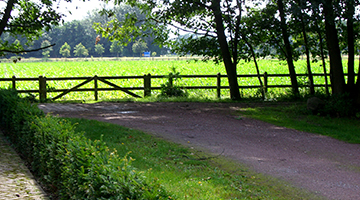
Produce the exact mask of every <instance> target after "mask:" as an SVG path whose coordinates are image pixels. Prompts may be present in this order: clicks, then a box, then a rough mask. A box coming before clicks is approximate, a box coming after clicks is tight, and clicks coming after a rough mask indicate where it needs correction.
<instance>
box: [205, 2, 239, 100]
mask: <svg viewBox="0 0 360 200" xmlns="http://www.w3.org/2000/svg"><path fill="white" fill-rule="evenodd" d="M220 2H221V1H220V0H213V1H212V9H213V12H214V17H215V24H216V33H217V39H218V42H219V45H220V50H221V53H222V56H223V61H224V65H225V69H226V74H227V76H228V82H229V86H230V98H231V99H232V100H239V99H241V97H240V91H239V85H238V81H237V73H236V65H235V64H234V63H233V61H232V60H231V54H230V51H229V46H228V43H227V40H226V36H225V29H224V23H223V18H222V13H221V10H220Z"/></svg>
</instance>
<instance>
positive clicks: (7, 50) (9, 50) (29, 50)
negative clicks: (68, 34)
mask: <svg viewBox="0 0 360 200" xmlns="http://www.w3.org/2000/svg"><path fill="white" fill-rule="evenodd" d="M52 46H55V44H51V45H49V46H45V47H41V48H37V49H28V50H19V51H17V50H11V49H0V52H7V53H15V54H18V53H28V52H34V51H40V50H43V49H46V48H49V47H52Z"/></svg>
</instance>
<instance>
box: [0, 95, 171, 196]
mask: <svg viewBox="0 0 360 200" xmlns="http://www.w3.org/2000/svg"><path fill="white" fill-rule="evenodd" d="M0 111H1V114H0V120H1V124H0V127H1V128H3V129H4V130H5V134H6V135H7V136H9V138H11V141H12V142H13V143H14V145H15V147H16V149H17V150H19V151H20V152H21V153H22V155H23V156H24V158H25V159H26V160H28V162H29V163H30V164H31V167H32V169H33V171H34V175H35V176H37V177H38V179H39V180H40V181H41V183H42V184H43V185H45V190H47V191H48V192H50V193H51V195H52V197H53V198H59V199H168V198H169V197H170V196H171V195H169V194H168V193H167V192H166V191H165V190H164V189H163V188H162V186H161V185H160V183H159V182H158V181H155V182H150V181H149V180H147V179H146V177H145V176H144V175H143V173H142V172H137V170H136V169H135V168H133V167H132V166H131V161H132V159H131V158H128V155H125V157H120V156H119V155H117V153H116V151H113V152H110V150H109V149H108V147H107V146H106V145H105V143H104V142H102V141H91V140H88V139H86V138H85V136H84V135H83V134H82V133H77V132H75V131H74V125H73V124H70V123H69V122H67V121H65V120H63V119H60V118H57V117H52V116H45V115H44V113H43V112H41V110H40V109H38V108H37V106H36V105H32V104H30V103H29V102H28V101H27V100H25V99H21V98H19V97H18V96H17V94H16V92H14V91H12V90H0Z"/></svg>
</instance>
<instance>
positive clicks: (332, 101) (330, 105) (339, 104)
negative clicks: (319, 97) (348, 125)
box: [320, 94, 356, 117]
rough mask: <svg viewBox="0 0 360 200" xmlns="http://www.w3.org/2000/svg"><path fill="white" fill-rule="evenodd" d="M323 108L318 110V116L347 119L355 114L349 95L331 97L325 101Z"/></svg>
mask: <svg viewBox="0 0 360 200" xmlns="http://www.w3.org/2000/svg"><path fill="white" fill-rule="evenodd" d="M325 102H326V103H325V106H324V108H323V109H321V110H320V114H322V115H328V116H334V117H349V116H353V115H355V113H356V110H354V107H353V101H352V100H351V98H350V97H349V94H336V95H332V96H331V97H330V98H329V99H327V100H326V101H325Z"/></svg>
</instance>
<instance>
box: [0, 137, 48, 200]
mask: <svg viewBox="0 0 360 200" xmlns="http://www.w3.org/2000/svg"><path fill="white" fill-rule="evenodd" d="M0 199H1V200H12V199H36V200H38V199H47V197H46V194H45V193H44V191H43V190H42V189H41V187H40V186H39V185H38V184H37V182H36V181H35V179H34V177H33V175H32V174H31V173H30V171H29V170H28V168H27V167H26V166H25V164H24V162H23V161H22V160H21V158H20V157H19V156H18V154H17V153H16V152H15V151H14V150H13V149H12V147H10V146H9V143H8V142H7V141H6V140H5V138H4V136H3V133H2V132H1V131H0Z"/></svg>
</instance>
